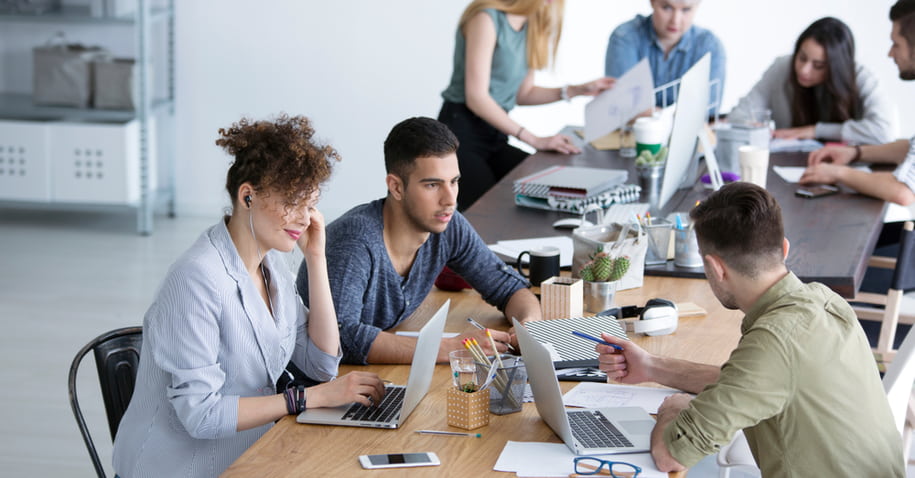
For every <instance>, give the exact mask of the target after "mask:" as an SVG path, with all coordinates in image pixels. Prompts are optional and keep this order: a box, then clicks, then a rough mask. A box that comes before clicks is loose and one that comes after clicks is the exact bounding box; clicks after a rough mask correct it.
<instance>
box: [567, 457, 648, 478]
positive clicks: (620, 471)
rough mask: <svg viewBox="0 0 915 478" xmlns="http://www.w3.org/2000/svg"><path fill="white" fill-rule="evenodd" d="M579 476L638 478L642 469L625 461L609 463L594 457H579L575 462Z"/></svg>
mask: <svg viewBox="0 0 915 478" xmlns="http://www.w3.org/2000/svg"><path fill="white" fill-rule="evenodd" d="M573 463H574V464H575V473H576V474H578V475H604V476H611V477H613V478H636V477H637V476H639V473H641V472H642V469H641V468H639V467H638V466H635V465H633V464H632V463H626V462H625V461H607V460H602V459H600V458H597V457H594V456H579V457H576V458H575V459H574V460H573Z"/></svg>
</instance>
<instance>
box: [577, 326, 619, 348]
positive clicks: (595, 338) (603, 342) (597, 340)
mask: <svg viewBox="0 0 915 478" xmlns="http://www.w3.org/2000/svg"><path fill="white" fill-rule="evenodd" d="M572 335H577V336H579V337H581V338H583V339H588V340H592V341H594V342H597V343H599V344H604V345H609V346H611V347H613V348H615V349H616V350H623V348H622V347H620V346H619V345H616V344H611V343H610V342H607V341H606V340H601V339H599V338H597V337H595V336H593V335H588V334H586V333H584V332H578V331H576V330H573V331H572Z"/></svg>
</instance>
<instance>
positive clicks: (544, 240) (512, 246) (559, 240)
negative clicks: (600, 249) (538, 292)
mask: <svg viewBox="0 0 915 478" xmlns="http://www.w3.org/2000/svg"><path fill="white" fill-rule="evenodd" d="M543 246H553V247H558V248H559V267H572V255H573V254H574V252H575V246H574V245H573V243H572V238H571V237H569V236H548V237H535V238H531V239H515V240H510V241H499V242H497V243H495V244H489V245H488V247H489V249H490V250H491V251H493V252H496V253H499V254H502V255H504V256H508V257H513V258H517V257H518V255H520V254H521V253H522V252H524V251H529V250H531V249H534V248H537V247H543ZM524 263H525V264H527V261H524Z"/></svg>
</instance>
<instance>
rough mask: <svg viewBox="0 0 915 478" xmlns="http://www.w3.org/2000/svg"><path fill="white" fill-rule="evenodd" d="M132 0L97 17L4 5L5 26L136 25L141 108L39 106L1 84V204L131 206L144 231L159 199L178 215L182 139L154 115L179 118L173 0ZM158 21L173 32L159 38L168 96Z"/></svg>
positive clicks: (149, 226)
mask: <svg viewBox="0 0 915 478" xmlns="http://www.w3.org/2000/svg"><path fill="white" fill-rule="evenodd" d="M135 1H136V10H135V12H134V13H133V14H132V15H129V16H122V17H94V16H89V15H88V12H85V11H77V10H75V9H67V8H64V9H63V10H60V11H55V12H49V13H45V14H40V15H32V14H11V13H0V25H2V24H3V23H23V24H25V23H31V24H52V25H53V26H54V27H55V28H58V29H60V30H63V31H66V28H67V26H68V25H80V26H82V27H87V26H88V27H91V28H108V27H111V26H129V27H132V31H133V33H134V35H135V39H134V40H135V41H134V51H133V54H134V58H135V60H136V75H137V81H136V87H137V89H138V96H139V101H138V104H137V107H136V110H135V111H118V110H99V109H80V108H66V107H48V106H37V105H34V104H33V102H32V97H31V95H30V94H21V93H9V92H0V125H2V126H3V128H0V185H2V186H5V187H2V188H0V203H2V205H3V206H10V207H16V206H20V207H29V206H32V207H39V208H40V207H50V208H85V209H99V208H101V209H106V208H122V207H131V208H135V209H136V211H137V231H138V232H139V233H140V234H143V235H148V234H151V233H152V231H153V212H154V211H155V210H156V207H157V205H159V204H163V203H164V207H165V210H166V211H167V213H168V215H169V216H172V217H173V216H174V213H175V181H174V171H175V140H174V137H173V134H167V133H166V131H171V130H172V128H163V127H157V126H156V121H155V119H156V118H157V117H161V116H160V115H168V117H169V118H174V103H175V74H174V73H175V6H174V0H167V3H164V4H162V6H161V7H159V6H157V7H156V8H153V7H152V5H151V0H135ZM157 22H164V32H165V33H164V36H165V37H166V38H164V39H161V38H157V39H156V40H157V41H164V42H165V44H164V45H163V46H164V52H163V54H164V55H165V59H164V61H161V62H158V63H160V65H157V67H158V68H165V69H166V70H167V71H165V72H164V77H165V79H166V85H165V88H164V90H165V93H164V96H162V95H161V94H160V96H162V97H155V94H154V92H153V91H152V88H151V84H150V79H151V78H152V73H153V68H154V66H156V65H154V64H153V62H152V56H151V50H152V46H153V41H154V39H153V35H152V30H153V26H154V25H157ZM157 26H158V25H157ZM0 28H2V27H0ZM102 46H104V45H102ZM7 66H10V65H7ZM16 67H19V68H29V67H31V65H16ZM160 77H161V75H160ZM157 144H158V145H160V147H158V148H157V147H156V145H157ZM159 167H164V168H166V169H165V170H166V173H167V174H166V177H165V178H164V180H163V181H162V182H163V183H165V184H162V185H159V184H158V183H159V181H157V177H158V174H157V169H158V168H159ZM4 181H6V182H7V184H6V185H4Z"/></svg>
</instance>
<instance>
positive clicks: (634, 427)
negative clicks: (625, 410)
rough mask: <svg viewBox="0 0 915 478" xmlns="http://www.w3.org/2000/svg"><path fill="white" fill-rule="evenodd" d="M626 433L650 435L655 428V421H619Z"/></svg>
mask: <svg viewBox="0 0 915 478" xmlns="http://www.w3.org/2000/svg"><path fill="white" fill-rule="evenodd" d="M617 423H619V424H620V426H621V427H623V429H625V431H626V432H628V433H629V434H632V435H649V434H651V429H652V428H654V425H655V423H657V422H655V421H654V420H617Z"/></svg>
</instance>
